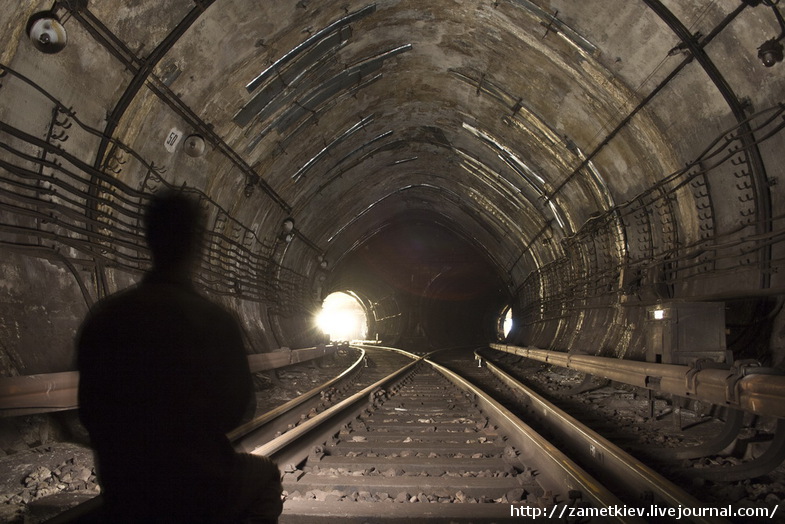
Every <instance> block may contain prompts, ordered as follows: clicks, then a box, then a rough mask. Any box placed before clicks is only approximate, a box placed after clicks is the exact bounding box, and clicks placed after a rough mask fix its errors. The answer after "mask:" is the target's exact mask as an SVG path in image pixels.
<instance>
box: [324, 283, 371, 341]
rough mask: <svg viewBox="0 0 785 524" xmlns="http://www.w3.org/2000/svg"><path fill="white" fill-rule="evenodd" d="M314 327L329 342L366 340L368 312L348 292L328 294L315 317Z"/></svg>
mask: <svg viewBox="0 0 785 524" xmlns="http://www.w3.org/2000/svg"><path fill="white" fill-rule="evenodd" d="M316 325H317V327H318V328H319V329H320V330H321V332H322V333H324V335H325V337H326V338H329V339H330V340H331V341H352V340H365V339H367V338H368V312H367V311H366V309H365V306H364V305H363V304H362V302H361V301H360V300H359V299H358V298H357V297H356V296H354V295H353V294H351V293H350V292H343V291H338V292H335V293H330V294H329V295H328V296H327V297H326V298H325V299H324V302H323V303H322V309H321V311H320V312H319V313H318V314H317V315H316Z"/></svg>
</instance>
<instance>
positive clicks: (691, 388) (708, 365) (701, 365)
mask: <svg viewBox="0 0 785 524" xmlns="http://www.w3.org/2000/svg"><path fill="white" fill-rule="evenodd" d="M723 368H727V366H726V365H724V364H721V363H719V362H717V361H715V360H712V359H710V358H699V359H696V360H695V362H693V363H692V365H690V369H689V370H687V373H686V374H685V376H684V380H685V385H684V387H685V389H686V390H687V393H689V394H692V395H694V394H696V393H697V390H698V372H700V371H702V370H704V369H723Z"/></svg>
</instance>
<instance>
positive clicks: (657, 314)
mask: <svg viewBox="0 0 785 524" xmlns="http://www.w3.org/2000/svg"><path fill="white" fill-rule="evenodd" d="M663 318H665V310H664V309H655V310H654V320H662V319H663Z"/></svg>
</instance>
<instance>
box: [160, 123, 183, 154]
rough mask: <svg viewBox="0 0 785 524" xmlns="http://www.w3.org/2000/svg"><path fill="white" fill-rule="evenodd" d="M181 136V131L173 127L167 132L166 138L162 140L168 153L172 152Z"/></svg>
mask: <svg viewBox="0 0 785 524" xmlns="http://www.w3.org/2000/svg"><path fill="white" fill-rule="evenodd" d="M182 137H183V132H182V131H180V130H179V129H177V128H176V127H173V128H172V129H171V131H169V134H168V135H167V136H166V140H165V141H164V147H165V148H166V150H167V151H169V152H170V153H174V150H175V149H176V148H177V144H179V143H180V139H181V138H182Z"/></svg>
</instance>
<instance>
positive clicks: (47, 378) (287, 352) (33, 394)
mask: <svg viewBox="0 0 785 524" xmlns="http://www.w3.org/2000/svg"><path fill="white" fill-rule="evenodd" d="M339 347H342V346H337V345H333V344H330V345H319V346H316V347H313V348H305V349H289V348H281V349H278V350H276V351H272V352H270V353H256V354H253V355H248V366H249V367H250V368H251V373H258V372H260V371H268V370H271V369H277V368H282V367H286V366H289V365H292V364H297V363H299V362H306V361H308V360H313V359H315V358H319V357H322V356H325V355H330V354H332V353H335V352H336V351H337V350H338V348H339ZM78 389H79V372H78V371H65V372H62V373H42V374H39V375H25V376H21V377H0V416H19V415H32V414H35V413H48V412H52V411H64V410H68V409H76V408H78V407H79V406H78V402H77V391H78Z"/></svg>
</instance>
